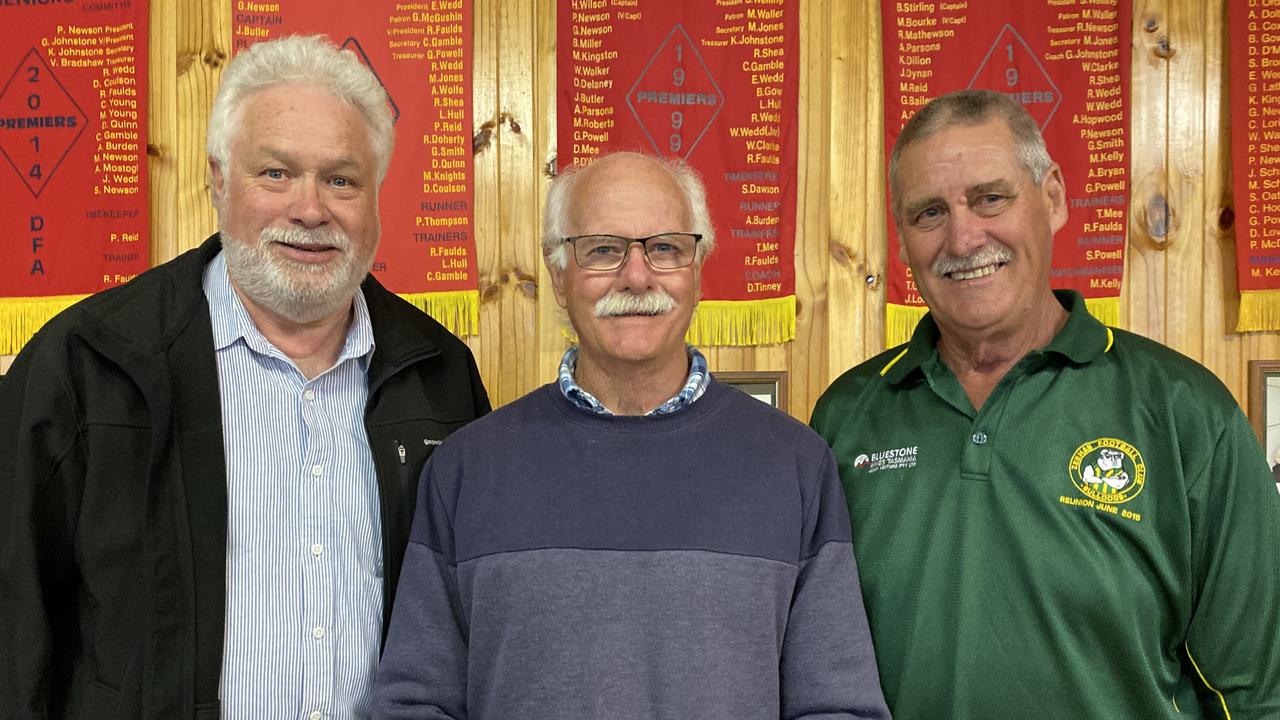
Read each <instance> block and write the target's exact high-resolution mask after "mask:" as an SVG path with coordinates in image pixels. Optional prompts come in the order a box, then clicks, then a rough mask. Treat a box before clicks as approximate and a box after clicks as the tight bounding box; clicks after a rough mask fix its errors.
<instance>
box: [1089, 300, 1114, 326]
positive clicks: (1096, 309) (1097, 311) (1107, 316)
mask: <svg viewBox="0 0 1280 720" xmlns="http://www.w3.org/2000/svg"><path fill="white" fill-rule="evenodd" d="M1084 308H1085V309H1086V310H1088V311H1089V314H1091V315H1093V316H1094V317H1095V318H1097V319H1098V322H1100V323H1102V324H1103V325H1108V326H1110V327H1120V298H1118V297H1105V298H1085V299H1084Z"/></svg>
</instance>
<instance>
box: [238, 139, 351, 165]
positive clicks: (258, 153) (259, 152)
mask: <svg viewBox="0 0 1280 720" xmlns="http://www.w3.org/2000/svg"><path fill="white" fill-rule="evenodd" d="M245 154H246V155H248V156H249V157H250V158H252V159H254V160H263V159H265V160H274V161H279V162H280V163H282V164H284V165H288V166H291V167H296V166H297V165H299V164H300V161H299V157H298V153H296V152H294V151H292V150H287V149H285V148H283V147H280V146H278V145H259V146H258V147H255V148H253V150H252V151H251V152H249V153H245ZM315 164H316V165H317V166H318V167H319V168H320V169H322V170H326V171H334V170H347V169H351V170H357V171H361V170H364V165H363V164H362V163H361V162H360V159H359V158H358V157H356V156H354V155H349V154H346V153H345V152H344V153H342V154H340V155H337V156H335V157H332V158H321V159H320V160H318V161H316V162H315Z"/></svg>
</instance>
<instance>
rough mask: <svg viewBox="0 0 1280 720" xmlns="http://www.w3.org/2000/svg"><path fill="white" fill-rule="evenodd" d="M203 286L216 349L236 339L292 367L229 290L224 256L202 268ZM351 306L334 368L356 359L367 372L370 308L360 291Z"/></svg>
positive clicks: (371, 346)
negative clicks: (344, 336)
mask: <svg viewBox="0 0 1280 720" xmlns="http://www.w3.org/2000/svg"><path fill="white" fill-rule="evenodd" d="M203 285H204V294H205V297H206V298H208V300H209V318H210V321H211V322H212V324H213V347H214V349H215V350H224V349H226V348H228V347H230V346H231V345H233V344H234V343H235V342H236V341H237V340H243V341H244V344H245V346H246V347H248V348H249V349H250V350H252V351H254V352H255V353H258V354H259V355H265V356H270V357H277V358H280V359H282V360H286V361H288V362H289V363H291V364H292V362H293V361H292V360H290V359H289V357H288V356H286V355H285V354H284V353H283V352H281V351H280V350H279V349H278V348H277V347H276V346H275V345H273V344H272V343H271V341H270V340H268V339H267V338H266V337H265V336H264V335H263V334H262V333H261V332H260V331H259V330H258V326H257V325H254V323H253V318H251V317H249V311H248V310H247V309H246V308H245V306H244V303H243V302H241V300H240V296H239V295H236V293H235V290H234V289H232V287H231V278H230V276H229V275H228V274H227V258H226V254H225V253H223V252H219V253H218V254H217V256H216V257H214V258H213V260H212V261H211V262H210V263H209V264H208V266H206V267H205V270H204V278H203ZM352 306H353V308H354V313H353V315H352V320H351V327H349V328H348V329H347V338H346V341H345V342H344V343H343V346H342V352H340V353H339V354H338V360H337V362H335V363H334V365H335V366H336V365H339V364H341V363H343V362H345V361H346V360H350V359H352V358H356V359H358V360H359V361H360V366H361V369H362V370H364V371H368V369H369V360H370V358H372V356H373V349H374V340H373V326H372V325H371V323H370V322H369V305H368V303H367V302H365V299H364V292H363V291H362V290H360V289H359V288H357V289H356V294H355V297H354V301H353V303H352Z"/></svg>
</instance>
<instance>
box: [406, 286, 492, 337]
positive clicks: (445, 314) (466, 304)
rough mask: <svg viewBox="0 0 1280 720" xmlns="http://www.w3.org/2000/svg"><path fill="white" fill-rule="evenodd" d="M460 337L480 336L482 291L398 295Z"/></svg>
mask: <svg viewBox="0 0 1280 720" xmlns="http://www.w3.org/2000/svg"><path fill="white" fill-rule="evenodd" d="M397 294H399V295H400V297H402V298H404V299H405V300H406V301H408V302H409V303H410V304H411V305H413V306H414V307H416V308H418V309H419V310H421V311H422V312H424V313H426V314H428V315H430V316H431V317H433V318H435V320H436V322H438V323H440V324H441V325H443V326H445V328H447V329H448V330H449V332H451V333H453V334H454V335H457V336H458V337H466V336H468V335H479V334H480V291H479V290H454V291H451V292H427V293H403V294H400V293H397Z"/></svg>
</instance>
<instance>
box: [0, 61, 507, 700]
mask: <svg viewBox="0 0 1280 720" xmlns="http://www.w3.org/2000/svg"><path fill="white" fill-rule="evenodd" d="M392 139H393V131H392V125H391V117H390V113H389V110H388V108H387V103H386V95H385V92H384V91H383V89H382V87H381V85H380V84H379V83H378V80H377V78H375V77H374V76H373V75H372V73H370V72H369V71H368V70H367V69H366V68H365V67H364V66H362V65H361V64H360V62H359V61H358V60H357V59H356V57H355V56H354V55H352V54H351V53H349V52H341V51H339V50H338V49H337V48H335V47H334V46H333V45H332V44H331V43H329V42H328V41H327V40H325V39H323V38H320V37H290V38H285V39H281V40H276V41H271V42H263V43H259V44H257V45H255V46H253V47H252V48H251V49H249V50H246V51H244V52H242V53H241V54H239V55H238V56H237V57H236V58H235V59H234V60H233V61H232V62H231V63H230V65H228V67H227V69H226V71H225V72H224V73H223V78H222V85H221V87H220V88H219V91H218V95H217V97H216V98H215V100H214V106H213V111H212V114H211V117H210V122H209V142H208V153H209V168H210V178H211V188H212V194H213V199H214V204H215V205H216V207H217V210H218V219H219V227H220V232H219V234H217V235H214V236H213V237H211V238H209V239H208V240H207V241H206V242H205V243H204V244H203V245H202V246H201V247H200V248H198V249H196V250H193V251H191V252H188V253H186V254H184V255H182V256H180V257H178V258H176V259H175V260H173V261H171V262H168V263H165V264H164V265H162V266H160V267H158V268H155V269H154V270H151V271H150V272H147V273H144V274H143V275H141V276H139V277H138V278H137V279H135V280H134V281H133V282H130V283H128V284H127V285H124V286H121V287H119V288H114V289H112V290H110V291H107V292H104V293H101V294H99V295H97V296H95V297H92V298H90V299H88V300H86V301H84V302H82V303H80V304H78V305H76V306H75V307H73V308H71V309H70V310H68V311H66V312H64V313H63V314H61V315H60V316H59V317H57V318H56V319H55V320H53V321H52V322H50V323H49V325H48V326H47V327H46V328H45V329H43V330H42V331H41V332H40V333H39V334H38V335H37V336H36V337H35V338H34V339H33V340H32V341H31V342H30V343H29V344H28V345H27V347H26V348H25V349H24V350H23V352H22V353H21V354H20V355H19V356H18V358H17V360H16V361H15V363H14V365H13V369H12V371H11V373H12V374H11V375H10V376H9V377H8V378H6V380H5V382H4V385H3V388H2V389H0V490H2V491H3V493H4V497H5V500H6V502H5V503H4V505H3V509H0V657H4V658H5V661H4V665H5V667H4V669H3V670H2V671H0V697H3V698H4V699H5V701H6V702H5V705H6V711H7V712H8V713H12V714H13V715H14V716H15V717H33V718H45V717H59V718H79V717H113V718H141V717H147V718H153V717H154V718H195V717H199V718H218V717H221V718H228V719H229V718H246V719H248V718H279V717H292V718H297V717H307V718H327V719H328V718H358V717H367V716H368V712H369V710H368V706H369V699H370V691H371V688H372V684H373V680H374V675H375V672H376V667H377V660H378V655H379V651H380V646H381V642H382V639H383V628H384V620H385V619H386V618H387V617H388V616H389V612H390V610H389V609H390V607H391V601H392V596H393V593H394V590H395V587H396V584H397V582H398V579H399V574H400V565H401V560H402V557H403V552H404V546H405V542H406V538H407V536H408V532H409V527H410V519H411V517H412V511H413V507H414V503H415V494H416V485H417V482H416V481H417V478H418V474H419V470H420V469H421V468H422V466H423V464H424V463H425V461H426V459H427V457H428V455H430V454H431V452H432V450H433V449H434V448H435V447H436V446H437V445H438V444H439V443H440V441H441V440H443V439H444V437H445V436H446V435H448V434H449V433H451V432H452V431H453V430H455V429H457V428H458V427H460V426H461V425H463V424H464V423H466V422H468V421H470V420H472V419H474V418H476V417H478V416H480V415H483V414H484V413H486V412H488V410H489V401H488V398H487V396H486V394H485V391H484V388H483V386H482V385H481V382H480V378H479V374H478V372H477V369H476V365H475V362H474V360H473V359H472V357H471V353H470V352H469V351H468V350H467V348H466V346H465V345H464V344H462V343H461V342H460V341H458V340H457V339H456V338H454V337H453V336H452V335H450V334H449V333H448V332H447V331H446V330H445V329H444V328H443V327H441V326H440V325H439V324H438V323H436V322H435V321H433V320H431V319H430V318H429V317H427V316H426V315H425V314H423V313H421V312H419V311H418V310H416V309H414V308H413V307H412V306H410V305H409V304H408V303H405V302H404V301H402V300H400V299H398V298H396V297H395V296H394V295H393V294H391V293H390V292H388V291H387V290H385V289H384V288H383V287H382V286H381V285H379V284H378V282H377V281H376V280H375V279H374V278H373V277H371V276H369V274H368V273H369V268H370V266H371V263H372V261H373V257H374V253H375V251H376V249H377V245H378V214H377V212H378V187H379V185H380V183H381V182H382V179H383V177H384V176H385V174H386V170H387V166H388V164H389V162H390V159H391V148H392Z"/></svg>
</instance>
